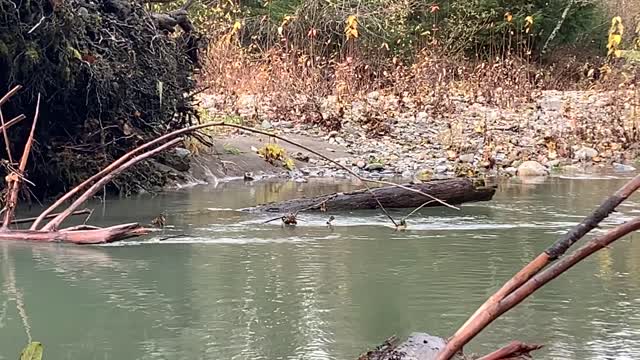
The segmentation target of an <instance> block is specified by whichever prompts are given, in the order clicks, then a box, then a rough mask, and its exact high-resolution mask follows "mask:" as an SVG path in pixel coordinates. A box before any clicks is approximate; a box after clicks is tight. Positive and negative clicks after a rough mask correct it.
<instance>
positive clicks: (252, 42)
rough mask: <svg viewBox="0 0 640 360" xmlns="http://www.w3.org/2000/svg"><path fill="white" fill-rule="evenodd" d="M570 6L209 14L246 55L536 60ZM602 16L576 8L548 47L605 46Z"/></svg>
mask: <svg viewBox="0 0 640 360" xmlns="http://www.w3.org/2000/svg"><path fill="white" fill-rule="evenodd" d="M569 1H570V0H557V1H546V0H528V1H527V0H442V1H435V2H432V1H424V0H407V1H395V0H365V1H358V0H308V1H302V0H250V1H244V2H241V4H242V5H239V6H236V7H226V8H223V7H222V6H221V5H216V11H215V12H216V14H218V15H216V16H218V19H226V23H225V24H224V25H223V27H224V28H225V29H226V32H231V29H232V26H233V24H234V23H235V22H236V21H237V22H238V23H240V24H242V29H241V30H240V32H239V34H238V39H239V40H240V42H241V44H243V45H245V46H247V47H249V48H251V49H259V50H264V49H268V48H271V47H275V46H284V47H285V48H290V49H292V48H295V49H299V50H304V51H309V52H311V53H312V54H309V55H314V56H327V57H330V58H333V57H336V56H338V55H350V54H352V53H353V52H354V48H356V49H357V50H358V51H357V52H359V53H363V54H367V55H368V56H369V57H370V56H371V55H382V56H386V57H390V56H397V55H405V56H414V55H415V53H416V51H415V50H416V49H417V48H423V47H427V48H431V49H434V50H439V51H441V52H445V53H448V54H459V53H467V54H472V55H478V56H480V57H485V58H487V57H494V56H497V55H504V54H505V53H507V52H509V53H520V54H527V55H530V54H532V53H533V54H536V52H537V51H539V50H540V49H541V47H542V45H543V44H544V42H545V40H546V39H547V38H548V37H549V35H550V34H551V32H552V30H553V28H554V27H555V26H556V24H557V23H558V20H559V19H560V17H561V16H562V13H563V10H564V9H565V7H566V5H567V3H568V2H569ZM221 3H225V2H221ZM194 11H197V10H194ZM507 15H508V16H507ZM352 16H353V17H355V19H357V23H358V29H357V33H358V35H359V36H357V37H355V38H353V37H351V39H349V36H348V34H345V26H346V24H345V23H346V22H348V19H349V18H350V17H352ZM604 16H605V15H604V12H603V11H602V9H599V8H598V7H597V5H596V4H595V2H591V1H575V3H574V4H573V6H572V8H571V10H570V11H569V13H568V16H567V17H566V19H565V20H564V22H563V25H562V27H561V28H560V31H559V32H558V34H557V36H556V37H555V39H554V41H553V43H552V44H551V46H552V47H553V46H558V45H562V44H567V43H576V42H578V43H582V44H584V45H585V47H597V48H600V47H602V46H604V41H606V39H603V37H602V31H603V29H605V28H606V26H607V19H606V18H604ZM527 19H532V20H533V22H532V23H528V22H527ZM603 27H604V28H603ZM218 28H219V27H216V29H218ZM214 31H217V30H215V29H214ZM357 52H356V53H357Z"/></svg>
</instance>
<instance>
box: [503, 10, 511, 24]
mask: <svg viewBox="0 0 640 360" xmlns="http://www.w3.org/2000/svg"><path fill="white" fill-rule="evenodd" d="M504 19H505V20H506V21H507V22H511V21H512V20H513V15H512V14H511V12H506V13H505V14H504Z"/></svg>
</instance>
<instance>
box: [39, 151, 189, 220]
mask: <svg viewBox="0 0 640 360" xmlns="http://www.w3.org/2000/svg"><path fill="white" fill-rule="evenodd" d="M181 141H182V138H178V139H174V140H171V141H169V142H168V143H166V144H164V145H161V146H158V147H157V148H155V149H153V150H149V151H147V152H144V153H142V154H140V155H138V156H136V157H134V158H133V159H131V160H129V161H127V162H126V163H124V164H122V165H120V166H119V167H118V168H117V169H115V170H113V171H111V172H110V173H109V174H107V175H105V176H104V177H103V178H102V179H100V180H98V181H97V182H96V183H95V184H93V185H92V186H91V187H90V188H89V189H87V191H85V192H84V193H83V194H82V195H80V197H78V199H77V200H76V201H74V202H73V203H72V204H71V205H69V207H68V208H66V209H65V210H64V211H63V212H61V213H60V214H58V216H56V217H55V218H53V220H51V221H50V222H49V223H48V224H46V225H45V226H44V227H43V228H42V231H56V230H58V227H59V226H60V224H61V223H62V222H63V221H64V220H65V219H66V218H68V217H69V216H70V215H71V214H72V213H73V212H74V211H75V210H76V209H77V208H78V207H80V206H81V205H82V204H83V203H84V202H85V201H87V200H89V198H91V197H92V196H93V195H95V194H96V193H97V192H98V191H100V189H102V187H103V186H104V185H106V184H107V183H108V182H109V181H111V180H112V179H113V178H114V177H115V176H117V175H118V174H120V173H122V172H123V171H125V170H126V169H128V168H129V167H131V166H133V165H135V164H136V163H138V162H140V161H142V160H144V159H146V158H148V157H151V156H153V155H155V154H157V153H159V152H162V151H164V150H166V149H168V148H170V147H172V146H175V145H177V144H178V143H179V142H181Z"/></svg>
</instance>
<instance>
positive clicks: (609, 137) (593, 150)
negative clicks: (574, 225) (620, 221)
mask: <svg viewBox="0 0 640 360" xmlns="http://www.w3.org/2000/svg"><path fill="white" fill-rule="evenodd" d="M496 92H497V93H498V94H499V93H500V90H499V89H498V90H496ZM496 103H500V105H496ZM310 104H311V105H313V106H310ZM424 104H427V105H424ZM429 104H431V105H429ZM201 106H202V107H203V109H205V110H206V111H207V113H208V116H210V117H214V116H229V115H230V114H231V115H236V116H237V117H238V118H239V119H240V121H243V122H245V123H248V125H253V126H257V127H261V128H263V129H266V130H269V131H274V132H276V133H278V134H281V135H286V136H298V137H303V138H304V137H306V138H308V139H312V143H313V142H315V143H316V145H315V147H316V148H318V149H322V150H326V151H325V152H326V154H325V155H328V156H330V157H331V158H333V159H334V160H336V161H337V162H339V163H341V164H343V165H346V166H348V167H351V168H352V169H354V170H355V171H357V172H359V173H361V174H362V175H364V176H369V177H374V178H375V177H390V176H402V177H405V178H419V179H430V178H441V177H453V176H470V177H473V176H513V175H516V174H517V175H521V176H539V175H546V174H549V173H550V172H553V171H563V170H564V171H570V170H584V171H587V172H595V171H597V170H598V169H600V168H613V169H615V170H618V171H633V170H635V164H634V163H635V160H636V158H637V156H638V142H637V141H638V140H640V92H637V91H635V92H634V91H624V92H623V91H616V92H601V91H600V92H598V91H565V92H559V91H542V92H539V93H536V94H533V95H531V96H530V97H529V98H528V99H526V100H518V101H516V100H515V99H504V98H503V99H501V100H500V101H497V100H495V99H494V100H493V101H486V100H485V99H483V98H482V97H481V96H480V97H478V96H473V97H471V96H462V95H460V96H453V95H451V96H447V97H446V98H444V99H442V103H438V104H435V105H434V102H433V101H431V102H425V101H422V99H417V98H412V97H409V96H406V97H398V96H394V95H386V94H383V93H381V92H377V91H376V92H371V93H369V94H367V95H366V96H365V97H363V99H361V100H354V101H351V102H349V103H342V102H340V101H339V100H338V99H337V98H336V97H326V98H321V99H310V98H308V97H305V96H299V97H297V98H295V99H292V100H291V101H290V102H289V103H288V104H287V105H286V107H284V108H283V107H282V106H279V105H278V104H276V103H274V102H272V101H271V100H270V98H266V97H257V96H249V95H246V96H240V97H237V98H235V99H234V101H233V102H232V103H230V102H229V99H227V98H223V97H221V96H215V95H203V97H202V99H201ZM319 124H333V129H331V128H327V127H322V126H321V125H319ZM336 124H339V126H336ZM238 136H240V135H238ZM336 149H339V151H338V152H335V151H336ZM290 152H291V153H295V150H293V149H290ZM251 155H254V154H251ZM307 155H308V154H299V156H298V161H297V162H296V165H297V169H298V170H299V172H293V174H294V175H296V174H297V175H301V174H302V175H308V176H327V175H331V176H346V172H344V171H343V170H340V169H339V168H338V167H336V166H335V165H333V164H331V163H329V162H327V161H325V160H323V159H321V158H317V157H315V156H313V155H312V156H309V157H308V158H307ZM240 170H248V169H247V168H245V169H240V168H239V169H238V171H240ZM271 170H274V171H275V169H271ZM238 171H236V172H238ZM274 171H271V173H273V172H274ZM267 172H268V171H267Z"/></svg>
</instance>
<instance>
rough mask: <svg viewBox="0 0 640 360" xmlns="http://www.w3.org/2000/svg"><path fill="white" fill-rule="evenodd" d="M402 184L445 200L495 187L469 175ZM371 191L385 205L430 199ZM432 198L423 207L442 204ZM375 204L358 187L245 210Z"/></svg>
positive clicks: (485, 196) (484, 197)
mask: <svg viewBox="0 0 640 360" xmlns="http://www.w3.org/2000/svg"><path fill="white" fill-rule="evenodd" d="M404 186H406V187H409V188H411V189H416V190H420V191H422V192H424V193H427V194H429V195H432V196H434V197H436V198H438V199H440V200H443V201H444V202H446V203H448V204H461V203H465V202H472V201H489V200H491V198H492V197H493V195H494V194H495V191H496V189H495V188H494V187H476V186H474V184H473V182H472V181H471V180H469V179H449V180H437V181H429V182H425V183H420V184H407V185H404ZM371 191H372V192H374V193H375V196H376V197H377V198H378V200H379V201H380V204H382V206H384V207H385V208H388V209H393V208H396V209H402V208H416V207H418V206H421V205H423V204H424V203H425V202H427V201H430V199H429V198H426V197H424V196H420V195H419V194H416V193H415V192H411V191H408V190H406V189H403V188H400V187H395V186H385V187H379V188H372V189H371ZM431 201H432V202H431V203H429V204H427V205H426V206H425V207H427V206H442V204H441V203H439V202H437V201H433V200H431ZM376 208H378V203H377V202H376V199H375V198H374V197H373V196H372V195H371V193H369V192H368V191H367V190H357V191H353V192H349V193H337V194H329V195H323V196H317V197H313V198H301V199H293V200H287V201H283V202H279V203H269V204H264V205H259V206H256V207H253V208H250V209H246V210H249V211H257V212H279V213H291V212H299V211H320V210H322V211H350V210H365V209H376Z"/></svg>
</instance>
